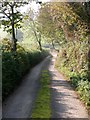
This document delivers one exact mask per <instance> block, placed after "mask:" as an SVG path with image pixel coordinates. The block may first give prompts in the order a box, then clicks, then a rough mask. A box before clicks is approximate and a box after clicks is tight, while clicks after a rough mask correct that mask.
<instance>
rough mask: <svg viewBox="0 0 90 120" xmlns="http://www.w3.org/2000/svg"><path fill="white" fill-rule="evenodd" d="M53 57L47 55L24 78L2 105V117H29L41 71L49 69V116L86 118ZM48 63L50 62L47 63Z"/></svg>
mask: <svg viewBox="0 0 90 120" xmlns="http://www.w3.org/2000/svg"><path fill="white" fill-rule="evenodd" d="M51 54H52V56H53V58H52V59H51V58H50V57H47V58H46V59H45V60H44V61H43V62H41V63H40V64H38V65H37V66H35V67H34V68H33V69H32V70H31V71H30V73H29V74H28V75H27V76H26V77H25V78H24V80H23V82H22V84H21V86H20V87H19V88H18V89H17V90H16V91H15V92H14V93H13V95H11V97H9V99H8V100H7V101H6V102H5V103H4V105H3V118H29V117H30V116H31V113H32V108H33V105H34V100H35V97H36V94H37V91H38V88H39V78H40V74H41V71H42V70H43V69H44V70H45V69H49V72H50V77H51V78H50V79H51V110H52V116H51V118H88V113H87V110H86V109H85V107H84V105H83V104H82V102H81V101H80V100H79V99H78V97H77V95H76V92H75V91H74V90H73V89H72V88H71V87H70V84H69V83H68V82H67V81H66V80H65V79H64V78H63V76H62V75H61V74H60V73H59V72H58V71H57V70H56V69H55V68H54V63H55V58H56V56H57V54H56V52H51ZM49 63H50V64H49Z"/></svg>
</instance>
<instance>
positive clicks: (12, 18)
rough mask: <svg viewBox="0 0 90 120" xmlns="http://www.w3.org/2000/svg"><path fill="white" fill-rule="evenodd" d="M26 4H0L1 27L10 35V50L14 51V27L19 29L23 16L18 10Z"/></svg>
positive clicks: (3, 2)
mask: <svg viewBox="0 0 90 120" xmlns="http://www.w3.org/2000/svg"><path fill="white" fill-rule="evenodd" d="M25 4H27V3H26V2H14V1H12V2H5V1H2V2H1V3H0V13H1V17H0V19H1V25H4V30H5V31H7V32H9V33H11V34H12V50H13V51H16V42H17V40H16V35H15V27H16V28H21V24H20V22H22V19H23V15H22V14H21V13H20V12H19V11H18V8H19V7H21V6H23V5H25Z"/></svg>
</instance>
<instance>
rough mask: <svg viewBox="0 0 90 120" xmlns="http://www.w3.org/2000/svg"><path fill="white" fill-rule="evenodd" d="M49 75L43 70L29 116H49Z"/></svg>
mask: <svg viewBox="0 0 90 120" xmlns="http://www.w3.org/2000/svg"><path fill="white" fill-rule="evenodd" d="M49 84H50V77H49V73H48V70H43V71H42V74H41V79H40V89H39V92H38V95H37V98H36V101H35V106H34V108H33V111H32V116H31V118H50V117H51V109H50V88H49Z"/></svg>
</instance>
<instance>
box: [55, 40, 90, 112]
mask: <svg viewBox="0 0 90 120" xmlns="http://www.w3.org/2000/svg"><path fill="white" fill-rule="evenodd" d="M87 52H88V44H87V43H86V42H80V43H79V41H77V42H75V44H74V45H73V44H72V42H69V43H67V44H66V45H65V46H63V48H61V50H60V52H59V54H58V57H57V60H56V67H57V68H58V70H59V71H60V72H62V73H64V74H65V76H67V77H68V78H69V79H70V82H71V84H72V85H73V87H74V88H75V89H76V91H77V92H78V93H79V95H80V99H81V100H82V101H83V102H84V103H85V104H86V106H87V107H88V108H89V110H90V74H89V73H90V67H89V65H88V64H89V61H88V57H87V56H88V55H87Z"/></svg>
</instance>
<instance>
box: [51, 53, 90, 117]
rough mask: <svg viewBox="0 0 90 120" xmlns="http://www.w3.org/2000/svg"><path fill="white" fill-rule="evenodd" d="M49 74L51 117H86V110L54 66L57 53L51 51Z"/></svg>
mask: <svg viewBox="0 0 90 120" xmlns="http://www.w3.org/2000/svg"><path fill="white" fill-rule="evenodd" d="M52 55H53V59H52V61H51V64H50V67H49V71H50V75H51V109H52V118H88V113H87V110H86V109H85V107H84V105H83V104H82V102H81V101H80V100H79V99H78V97H77V95H76V92H75V91H74V90H73V89H72V88H71V86H70V84H69V83H68V82H67V81H66V80H65V78H64V77H63V76H62V75H61V74H60V73H59V72H58V71H57V70H56V69H55V68H54V62H55V58H56V56H57V54H56V53H55V52H54V53H52Z"/></svg>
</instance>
